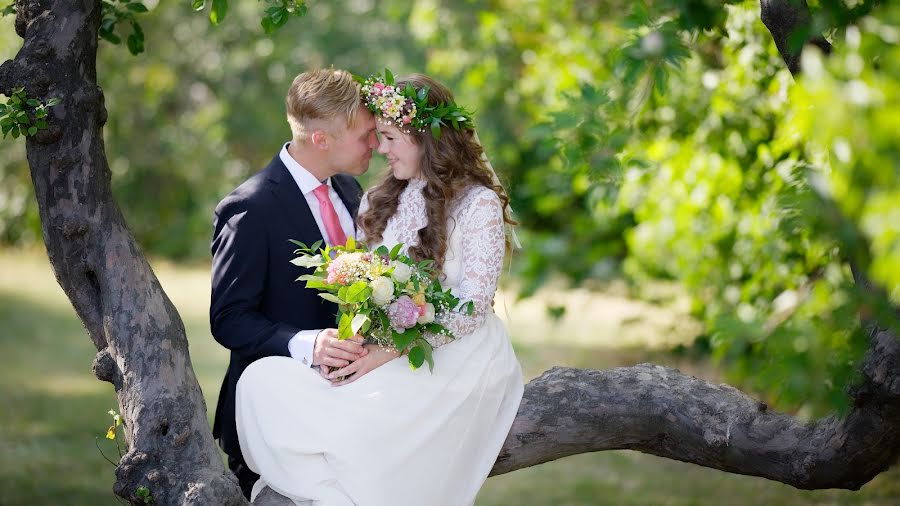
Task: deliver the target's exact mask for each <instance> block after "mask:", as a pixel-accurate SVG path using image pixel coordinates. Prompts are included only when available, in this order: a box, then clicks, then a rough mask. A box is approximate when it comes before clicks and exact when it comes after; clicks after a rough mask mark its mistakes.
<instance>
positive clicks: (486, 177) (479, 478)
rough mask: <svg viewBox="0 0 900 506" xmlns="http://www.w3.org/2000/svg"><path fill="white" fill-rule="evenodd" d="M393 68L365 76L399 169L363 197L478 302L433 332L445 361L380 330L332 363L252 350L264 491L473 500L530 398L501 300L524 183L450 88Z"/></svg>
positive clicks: (246, 431)
mask: <svg viewBox="0 0 900 506" xmlns="http://www.w3.org/2000/svg"><path fill="white" fill-rule="evenodd" d="M391 80H392V78H391V77H390V75H388V76H387V81H385V79H384V78H381V77H376V78H370V79H369V80H367V81H366V82H365V84H364V85H363V87H362V94H363V97H362V99H363V101H364V102H365V103H366V105H367V106H368V107H369V109H370V110H372V111H373V112H374V113H375V116H376V118H377V120H378V126H377V129H378V132H379V137H380V144H379V146H378V152H379V153H381V154H382V155H384V156H385V157H387V160H388V162H389V164H390V167H391V170H390V171H389V172H388V173H387V174H386V175H385V177H384V178H383V179H382V181H380V182H379V184H378V185H376V186H375V187H374V188H372V189H371V190H369V192H368V193H367V194H366V196H365V197H364V198H363V202H362V204H361V206H360V213H359V218H358V228H359V234H360V236H361V240H362V241H363V242H366V243H367V244H368V245H369V246H370V248H372V249H374V248H376V247H377V246H379V245H382V244H384V245H386V246H388V247H389V248H391V247H393V246H394V245H395V244H398V243H402V244H403V245H404V248H405V253H406V254H407V255H409V256H411V257H412V258H414V259H419V260H421V259H433V260H434V261H435V265H436V267H437V270H438V272H440V273H441V283H442V285H443V286H444V287H445V288H450V289H452V290H453V293H454V295H456V296H457V297H458V298H459V299H460V300H462V301H468V300H471V301H473V302H474V307H475V310H474V312H473V313H472V314H471V315H467V314H464V313H445V314H443V315H441V316H439V319H438V322H439V323H441V324H443V325H444V326H445V327H447V328H448V329H450V330H451V331H452V333H453V335H454V336H455V339H448V338H446V337H444V336H428V337H427V339H428V340H429V342H430V343H431V344H432V346H434V348H435V350H434V371H433V372H430V371H429V370H428V368H427V367H422V368H419V369H418V370H415V371H413V370H411V369H410V367H409V365H408V362H407V360H406V359H405V358H401V359H400V360H398V357H399V353H398V352H397V351H396V350H392V349H385V348H382V347H378V346H375V345H366V346H367V349H368V353H367V354H365V355H363V356H362V357H361V358H359V359H357V360H356V361H355V362H352V363H351V364H350V365H348V366H346V367H344V368H343V369H339V370H335V371H333V372H330V373H329V372H328V371H327V369H325V368H322V369H320V370H318V371H317V370H316V369H310V368H308V367H304V366H302V365H301V364H299V363H298V362H297V361H296V360H292V359H290V358H287V357H267V358H263V359H261V360H258V361H256V362H254V363H253V364H252V365H250V366H249V367H248V368H247V369H246V371H245V372H244V374H243V375H242V376H241V379H240V381H239V382H238V387H237V409H236V416H237V429H238V435H239V438H240V444H241V450H242V452H243V455H244V458H245V460H246V461H247V464H248V465H249V467H250V468H251V469H253V470H254V471H256V472H257V473H259V474H260V476H261V478H260V480H259V481H258V482H257V483H256V485H255V486H254V490H253V495H254V497H255V496H256V495H257V494H258V493H259V492H260V491H261V490H262V489H263V488H265V487H266V486H268V487H269V488H271V489H272V490H274V491H276V492H278V493H280V494H282V495H284V496H287V497H289V498H291V499H293V500H294V502H295V503H297V504H310V503H311V504H316V505H320V506H337V505H359V506H381V505H385V506H387V505H390V506H402V505H427V506H436V505H448V506H455V505H469V504H472V503H473V502H474V501H475V496H476V494H477V493H478V490H479V489H480V488H481V485H482V484H483V483H484V480H485V479H486V478H487V476H488V473H489V472H490V470H491V468H492V467H493V465H494V461H495V460H496V458H497V454H498V453H499V452H500V449H501V447H502V446H503V443H504V441H505V439H506V436H507V434H508V433H509V429H510V427H511V425H512V422H513V419H514V418H515V416H516V412H517V411H518V407H519V402H520V401H521V399H522V392H523V382H522V373H521V369H520V367H519V363H518V361H517V360H516V357H515V354H514V353H513V349H512V346H511V344H510V340H509V336H508V335H507V333H506V329H505V327H504V325H503V323H502V322H501V321H500V319H499V318H497V316H496V315H494V313H493V310H492V300H493V297H494V292H495V291H496V288H497V281H498V278H499V277H500V272H501V268H502V263H503V257H504V252H505V250H506V248H507V247H508V246H509V245H508V241H507V237H506V228H507V225H508V224H512V223H514V222H513V221H512V219H511V217H510V213H509V207H508V202H509V198H508V196H507V194H506V192H505V190H504V189H503V187H502V186H500V184H499V182H498V180H497V178H496V176H495V174H494V172H493V169H492V168H491V166H490V163H489V162H488V161H487V158H486V157H485V156H484V154H483V150H482V147H481V144H480V143H479V141H478V138H477V136H476V135H475V130H474V125H473V124H472V120H471V116H470V115H469V114H468V113H467V112H466V111H465V110H463V109H461V108H459V107H458V106H456V104H455V103H454V102H453V97H452V95H451V94H450V92H449V90H447V89H446V88H445V87H444V86H443V85H441V84H440V83H438V82H436V81H434V80H433V79H431V78H429V77H427V76H423V75H418V74H416V75H412V76H409V77H406V78H402V79H398V80H397V82H396V83H391V82H390V81H391Z"/></svg>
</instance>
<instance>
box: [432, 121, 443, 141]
mask: <svg viewBox="0 0 900 506" xmlns="http://www.w3.org/2000/svg"><path fill="white" fill-rule="evenodd" d="M431 136H432V137H434V138H435V139H438V140H440V138H441V120H439V119H437V118H434V119H433V120H431Z"/></svg>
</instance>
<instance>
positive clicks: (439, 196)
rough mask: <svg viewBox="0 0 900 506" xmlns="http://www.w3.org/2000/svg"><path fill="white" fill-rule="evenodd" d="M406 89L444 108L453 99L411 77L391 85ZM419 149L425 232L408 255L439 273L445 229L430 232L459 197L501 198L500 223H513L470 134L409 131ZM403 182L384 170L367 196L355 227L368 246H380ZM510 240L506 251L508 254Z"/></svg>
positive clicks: (424, 79)
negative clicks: (423, 92) (486, 192)
mask: <svg viewBox="0 0 900 506" xmlns="http://www.w3.org/2000/svg"><path fill="white" fill-rule="evenodd" d="M406 83H411V84H412V85H413V86H415V88H416V89H417V90H418V89H421V88H422V87H423V86H428V87H429V92H428V103H429V104H430V105H436V104H438V103H449V102H451V101H453V95H452V94H451V93H450V90H448V89H447V88H446V87H445V86H444V85H442V84H441V83H439V82H437V81H435V80H434V79H432V78H430V77H428V76H425V75H422V74H412V75H410V76H406V77H403V78H399V79H397V80H396V86H397V87H398V88H400V89H402V88H403V87H405V86H406ZM406 135H409V136H411V137H412V140H413V142H415V143H416V144H417V145H419V146H421V147H422V160H421V164H420V167H421V170H422V172H421V177H422V178H423V179H424V180H425V181H426V183H427V184H426V185H425V187H424V189H423V190H422V192H423V194H424V197H425V214H426V216H427V218H428V226H425V227H423V228H422V229H421V230H419V244H418V246H415V247H413V248H410V249H409V255H410V257H412V258H414V259H416V260H424V259H428V258H430V259H433V260H434V262H435V267H436V268H437V270H438V271H441V270H442V269H443V265H444V255H445V254H446V253H447V233H448V229H447V227H445V226H431V225H433V224H443V223H447V218H448V214H449V212H450V206H451V205H452V204H453V202H454V201H455V200H456V199H457V198H459V197H461V196H462V195H463V190H464V189H465V188H467V187H469V186H472V185H480V186H485V187H487V188H490V189H492V190H493V191H494V193H496V194H497V196H498V197H500V203H501V205H502V206H503V221H504V222H505V223H507V224H509V225H516V222H515V221H514V220H513V219H512V216H510V214H509V207H508V206H507V204H509V196H508V195H507V193H506V190H504V189H503V187H502V186H500V185H499V184H494V180H493V177H492V173H491V170H490V169H489V168H488V166H487V164H486V163H485V162H484V160H483V159H482V156H481V155H482V152H483V150H482V147H481V144H480V143H479V142H478V141H476V139H475V131H474V130H472V129H463V130H455V129H453V128H452V127H442V128H441V138H440V139H435V138H434V137H433V136H432V135H431V131H430V130H427V129H426V131H425V132H418V131H415V130H413V131H412V132H410V133H408V134H406ZM407 184H408V181H406V180H401V179H396V178H395V177H394V175H393V173H392V172H391V171H390V170H389V171H387V173H386V174H385V175H384V177H382V179H381V181H379V182H378V184H377V185H376V186H375V187H373V188H372V189H371V190H369V194H368V195H369V196H368V198H369V208H368V210H367V211H366V212H365V213H363V214H362V215H360V216H359V220H358V221H359V226H360V227H361V228H362V230H363V231H364V232H365V234H366V238H367V241H368V242H370V243H375V242H378V241H380V240H381V237H382V234H383V233H384V229H385V227H386V226H387V222H388V219H389V218H390V217H391V216H393V215H394V213H396V212H397V205H398V203H399V202H400V194H401V193H402V192H403V190H404V189H405V188H406V185H407ZM509 247H510V245H509V239H508V238H507V241H506V248H507V250H508V249H509Z"/></svg>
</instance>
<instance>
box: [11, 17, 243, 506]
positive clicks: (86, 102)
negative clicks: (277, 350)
mask: <svg viewBox="0 0 900 506" xmlns="http://www.w3.org/2000/svg"><path fill="white" fill-rule="evenodd" d="M16 8H17V17H16V32H17V33H18V34H19V35H20V36H22V37H23V38H24V43H23V46H22V49H21V50H20V51H19V53H18V54H17V55H16V58H15V59H14V60H11V61H7V62H5V63H4V64H3V65H2V66H0V90H2V91H3V92H4V93H5V94H7V95H9V94H10V91H11V89H12V88H14V87H17V86H24V87H25V89H26V92H27V93H28V96H29V97H34V98H39V99H41V100H42V101H43V102H46V101H47V100H49V99H50V98H52V97H58V98H60V99H61V100H62V103H61V104H59V105H57V106H55V107H52V108H50V110H49V112H50V114H49V117H48V123H49V124H50V125H51V126H50V128H49V129H47V130H43V131H41V132H39V133H38V135H36V136H35V137H31V138H28V140H27V144H26V146H27V154H28V163H29V165H30V167H31V176H32V181H33V183H34V188H35V194H36V196H37V201H38V206H39V210H40V215H41V226H42V231H43V238H44V242H45V244H46V246H47V253H48V256H49V258H50V263H51V265H52V266H53V271H54V273H55V275H56V279H57V281H58V282H59V284H60V286H62V288H63V290H64V291H65V292H66V294H67V295H68V297H69V299H70V300H71V301H72V304H73V306H74V307H75V310H76V312H77V313H78V316H79V317H80V318H81V320H82V322H83V323H84V326H85V328H86V329H87V333H88V334H89V336H90V338H91V340H92V341H93V343H94V346H95V347H96V348H97V350H98V353H97V356H96V358H95V361H94V372H95V374H96V375H97V377H98V378H99V379H101V380H104V381H109V382H110V383H112V384H113V385H114V386H115V390H116V393H117V395H118V400H119V409H120V412H121V414H122V416H123V419H124V424H125V438H126V442H127V445H128V452H127V453H126V454H125V455H124V456H123V457H122V459H121V461H120V462H119V465H118V467H117V468H116V483H115V486H114V492H115V493H116V494H117V495H119V496H120V497H122V498H125V499H127V500H129V501H131V502H132V504H143V500H141V499H139V498H138V497H137V496H136V490H137V489H138V487H141V486H144V487H147V488H148V489H149V490H150V493H151V494H152V496H153V498H154V500H155V504H160V505H165V504H198V505H209V504H222V505H230V504H235V505H236V504H246V501H245V500H244V498H243V496H242V495H241V492H240V489H239V487H238V485H237V481H236V480H235V479H234V477H233V476H232V475H231V473H230V472H229V471H227V470H226V469H225V467H224V465H223V463H222V459H221V457H220V456H219V453H218V449H217V448H216V445H215V442H214V441H213V438H212V435H211V433H210V430H209V427H208V422H207V419H206V406H205V403H204V400H203V396H202V394H201V392H200V387H199V384H198V383H197V379H196V377H195V376H194V372H193V368H192V367H191V361H190V355H189V353H188V344H187V338H186V336H185V331H184V325H183V323H182V321H181V318H180V317H179V315H178V313H177V311H176V310H175V307H174V306H173V305H172V303H171V301H170V300H169V299H168V297H167V296H166V294H165V293H164V292H163V290H162V287H161V286H160V284H159V281H158V280H157V278H156V276H155V275H154V274H153V271H152V270H151V269H150V266H149V264H148V263H147V261H146V259H145V258H144V256H143V254H142V252H141V250H140V248H139V247H138V246H137V244H136V243H135V241H134V239H133V237H132V235H131V233H130V232H129V231H128V228H127V226H126V225H125V220H124V219H123V217H122V213H121V211H120V209H119V207H118V206H117V205H116V203H115V202H114V201H113V198H112V194H111V190H110V171H109V166H108V164H107V160H106V155H105V152H104V148H103V135H102V127H103V124H104V123H105V121H106V109H105V107H104V104H103V93H102V91H101V90H100V89H99V88H98V87H97V79H96V59H97V58H96V53H97V32H98V27H99V24H100V18H101V2H100V1H99V0H82V1H50V0H17V1H16Z"/></svg>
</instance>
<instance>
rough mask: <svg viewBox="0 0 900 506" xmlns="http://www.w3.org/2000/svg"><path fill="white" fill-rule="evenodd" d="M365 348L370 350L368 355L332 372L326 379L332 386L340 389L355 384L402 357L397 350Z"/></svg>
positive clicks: (374, 347) (370, 346) (371, 346)
mask: <svg viewBox="0 0 900 506" xmlns="http://www.w3.org/2000/svg"><path fill="white" fill-rule="evenodd" d="M365 347H366V349H367V350H368V353H367V354H365V355H363V356H362V357H360V358H358V359H356V360H355V361H354V362H353V363H351V364H350V365H348V366H347V367H344V368H343V369H337V370H335V371H331V373H329V374H328V376H326V378H328V379H329V380H331V381H332V382H333V383H332V385H334V386H336V387H338V386H341V385H346V384H348V383H353V382H354V381H356V380H358V379H359V378H360V377H362V376H364V375H365V374H366V373H368V372H370V371H373V370H375V369H376V368H378V367H381V366H382V365H384V364H386V363H388V362H390V361H391V360H394V359H395V358H397V357H399V356H400V352H398V351H397V350H389V349H387V348H385V347H383V346H378V345H374V344H367V345H366V346H365ZM344 376H346V377H344ZM341 377H344V378H343V379H342V380H340V381H335V380H337V379H338V378H341Z"/></svg>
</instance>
